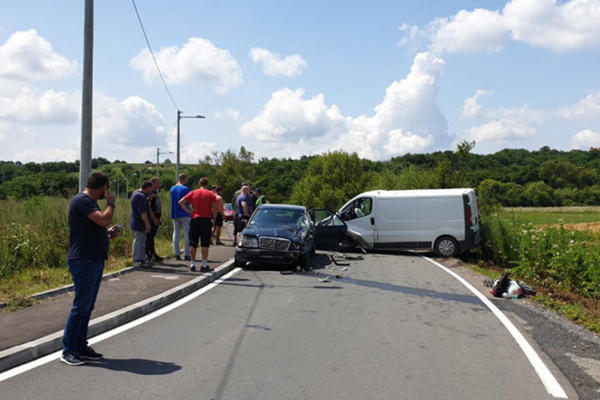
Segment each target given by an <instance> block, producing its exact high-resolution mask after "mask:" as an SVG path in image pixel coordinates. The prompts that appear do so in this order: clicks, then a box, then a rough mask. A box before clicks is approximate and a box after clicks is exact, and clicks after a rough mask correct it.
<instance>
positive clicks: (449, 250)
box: [435, 236, 458, 257]
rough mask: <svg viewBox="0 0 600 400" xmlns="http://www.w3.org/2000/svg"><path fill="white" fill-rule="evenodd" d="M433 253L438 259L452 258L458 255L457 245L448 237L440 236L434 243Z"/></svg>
mask: <svg viewBox="0 0 600 400" xmlns="http://www.w3.org/2000/svg"><path fill="white" fill-rule="evenodd" d="M435 252H436V253H438V255H439V256H440V257H454V256H455V255H456V254H458V243H457V242H456V240H455V239H454V238H452V237H450V236H442V237H441V238H439V239H438V240H437V241H436V242H435Z"/></svg>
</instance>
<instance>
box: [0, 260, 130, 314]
mask: <svg viewBox="0 0 600 400" xmlns="http://www.w3.org/2000/svg"><path fill="white" fill-rule="evenodd" d="M139 269H140V267H138V266H134V267H127V268H123V269H120V270H118V271H115V272H110V273H108V274H104V275H102V280H103V281H105V280H107V279H112V278H115V277H117V276H120V275H125V274H127V273H129V272H133V271H137V270H139ZM74 287H75V286H74V285H73V284H72V283H71V284H70V285H65V286H61V287H59V288H55V289H50V290H46V291H44V292H39V293H34V294H32V295H29V296H27V298H29V299H33V300H42V299H47V298H49V297H52V296H57V295H59V294H63V293H66V292H71V291H73V288H74ZM7 305H8V304H7V303H0V309H2V308H4V307H6V306H7Z"/></svg>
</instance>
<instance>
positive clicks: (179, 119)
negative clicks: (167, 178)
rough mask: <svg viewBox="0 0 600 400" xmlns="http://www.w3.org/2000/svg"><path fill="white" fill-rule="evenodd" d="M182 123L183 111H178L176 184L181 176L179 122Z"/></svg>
mask: <svg viewBox="0 0 600 400" xmlns="http://www.w3.org/2000/svg"><path fill="white" fill-rule="evenodd" d="M180 121H181V111H179V110H177V166H176V167H175V182H177V177H178V176H179V125H180V124H179V122H180Z"/></svg>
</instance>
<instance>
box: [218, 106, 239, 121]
mask: <svg viewBox="0 0 600 400" xmlns="http://www.w3.org/2000/svg"><path fill="white" fill-rule="evenodd" d="M214 114H215V118H216V119H225V118H229V119H231V120H233V121H238V120H239V119H240V111H239V110H236V109H234V108H226V109H225V110H224V111H215V113H214Z"/></svg>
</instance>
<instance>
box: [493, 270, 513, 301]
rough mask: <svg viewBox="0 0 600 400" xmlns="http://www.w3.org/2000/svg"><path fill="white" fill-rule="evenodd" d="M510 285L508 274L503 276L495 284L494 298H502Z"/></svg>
mask: <svg viewBox="0 0 600 400" xmlns="http://www.w3.org/2000/svg"><path fill="white" fill-rule="evenodd" d="M509 284H510V279H508V272H507V273H505V274H504V275H502V277H501V278H500V279H498V280H497V281H496V282H494V286H492V290H491V292H492V294H493V295H494V297H502V293H504V292H506V289H508V285H509Z"/></svg>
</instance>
